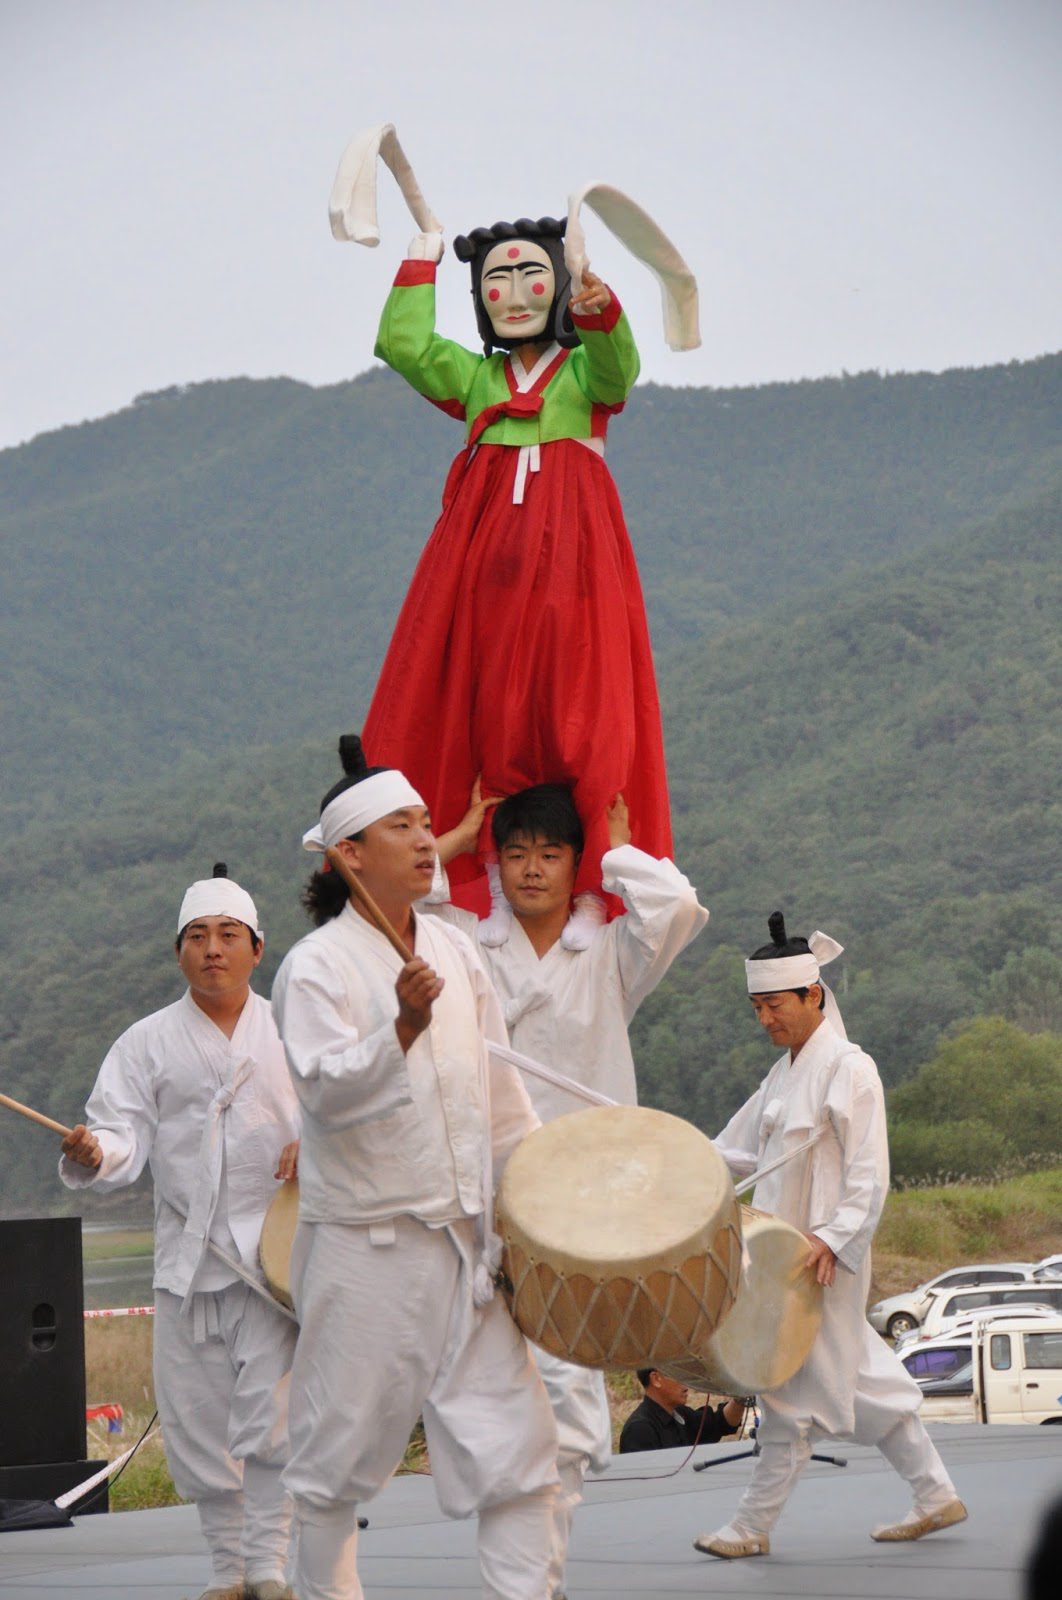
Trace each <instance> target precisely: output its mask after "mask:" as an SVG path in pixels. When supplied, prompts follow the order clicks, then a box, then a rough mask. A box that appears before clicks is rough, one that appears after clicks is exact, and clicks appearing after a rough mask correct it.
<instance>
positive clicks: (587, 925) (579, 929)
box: [480, 894, 605, 950]
mask: <svg viewBox="0 0 1062 1600" xmlns="http://www.w3.org/2000/svg"><path fill="white" fill-rule="evenodd" d="M604 921H605V902H604V901H603V900H602V898H601V896H600V895H599V894H579V895H576V897H575V904H574V905H573V906H572V914H571V916H570V917H569V918H568V920H567V922H566V923H565V925H564V932H563V933H562V934H561V936H560V942H561V945H562V946H563V948H564V949H565V950H589V948H590V946H591V944H592V943H593V939H594V935H595V934H596V932H597V930H598V928H600V927H602V926H603V924H604ZM482 937H483V935H482V933H481V934H480V938H482Z"/></svg>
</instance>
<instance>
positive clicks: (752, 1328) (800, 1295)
mask: <svg viewBox="0 0 1062 1600" xmlns="http://www.w3.org/2000/svg"><path fill="white" fill-rule="evenodd" d="M741 1210H742V1235H743V1238H744V1241H745V1255H746V1263H745V1265H744V1267H743V1269H742V1273H741V1281H740V1284H739V1286H738V1292H737V1298H736V1299H735V1301H734V1306H733V1309H732V1310H731V1312H730V1315H729V1316H728V1317H727V1319H726V1321H725V1322H724V1323H723V1324H722V1326H721V1327H720V1328H718V1329H717V1330H716V1332H715V1333H713V1334H712V1336H711V1337H710V1338H709V1339H708V1340H707V1341H706V1342H705V1344H704V1345H702V1346H701V1348H700V1349H698V1350H695V1351H693V1352H692V1354H691V1355H690V1356H688V1357H683V1358H681V1359H680V1360H678V1361H673V1362H668V1363H666V1364H660V1370H661V1371H662V1372H666V1373H667V1374H668V1376H669V1377H672V1378H678V1379H679V1380H680V1382H682V1383H688V1384H690V1385H691V1387H693V1388H696V1389H702V1390H704V1391H706V1392H710V1393H712V1394H731V1395H745V1394H768V1393H769V1392H770V1391H771V1390H772V1389H777V1388H778V1387H779V1386H780V1385H781V1384H783V1383H786V1382H787V1381H788V1380H789V1379H790V1378H791V1377H792V1376H793V1374H794V1373H795V1372H797V1371H799V1369H800V1368H801V1367H802V1366H803V1365H804V1362H805V1361H806V1360H807V1358H808V1355H809V1354H810V1352H811V1346H812V1345H813V1343H814V1342H815V1338H816V1336H817V1334H818V1331H819V1328H820V1326H821V1323H822V1287H821V1285H820V1284H818V1283H816V1282H815V1277H814V1274H813V1273H811V1272H809V1271H808V1268H807V1267H806V1265H805V1262H806V1261H807V1254H808V1242H807V1240H806V1239H805V1237H804V1235H803V1234H802V1233H801V1232H800V1230H799V1228H793V1227H790V1225H789V1223H788V1222H783V1221H782V1220H781V1218H779V1217H772V1216H770V1215H769V1214H768V1213H767V1212H765V1211H756V1210H754V1209H753V1208H752V1207H751V1206H742V1208H741Z"/></svg>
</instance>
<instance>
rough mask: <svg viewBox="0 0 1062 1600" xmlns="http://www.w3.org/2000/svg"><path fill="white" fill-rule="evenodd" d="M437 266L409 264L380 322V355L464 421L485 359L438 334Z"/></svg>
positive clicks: (427, 396) (400, 273)
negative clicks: (436, 304) (436, 329)
mask: <svg viewBox="0 0 1062 1600" xmlns="http://www.w3.org/2000/svg"><path fill="white" fill-rule="evenodd" d="M435 273H436V264H435V262H434V261H424V260H412V261H403V263H402V265H401V266H400V267H399V269H398V275H397V277H396V278H395V282H394V287H393V288H392V290H391V293H390V294H389V295H388V297H387V303H386V304H385V306H384V309H383V315H382V317H381V318H380V329H379V332H378V334H377V336H376V351H375V353H376V355H377V356H378V357H379V359H380V360H381V361H386V362H387V365H388V366H389V367H393V368H394V370H395V372H397V373H399V374H400V375H401V376H402V377H403V378H405V380H406V382H407V383H409V384H412V386H413V388H414V389H416V391H417V393H418V394H422V395H423V396H424V397H425V399H426V400H431V401H432V402H433V403H434V404H435V405H437V406H440V407H441V409H442V410H443V411H445V412H447V414H448V415H449V416H452V417H456V418H458V419H460V420H463V419H464V415H465V402H466V400H467V399H468V393H469V390H470V389H471V387H472V380H473V379H474V378H475V376H476V373H477V372H478V370H479V367H480V364H481V362H482V359H483V358H482V356H477V355H475V354H474V353H473V352H472V351H471V350H466V349H465V347H464V345H460V344H456V343H454V341H453V340H452V339H442V338H440V337H439V335H438V334H437V333H436V332H435Z"/></svg>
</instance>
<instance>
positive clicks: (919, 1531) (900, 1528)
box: [870, 1500, 969, 1544]
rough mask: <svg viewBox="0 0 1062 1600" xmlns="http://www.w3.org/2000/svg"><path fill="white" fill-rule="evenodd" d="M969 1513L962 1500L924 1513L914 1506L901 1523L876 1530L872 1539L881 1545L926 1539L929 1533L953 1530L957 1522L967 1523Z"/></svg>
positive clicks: (889, 1524) (951, 1501)
mask: <svg viewBox="0 0 1062 1600" xmlns="http://www.w3.org/2000/svg"><path fill="white" fill-rule="evenodd" d="M968 1516H969V1512H968V1511H967V1509H966V1507H965V1506H964V1505H963V1503H962V1501H961V1500H949V1501H948V1502H947V1503H946V1504H945V1505H942V1506H938V1507H937V1509H936V1510H935V1511H923V1510H922V1509H921V1507H919V1506H912V1507H911V1509H910V1511H909V1512H908V1513H907V1515H906V1516H905V1517H904V1518H903V1519H902V1521H900V1522H892V1523H886V1525H885V1526H884V1527H882V1528H875V1529H874V1531H873V1532H872V1533H871V1535H870V1537H871V1538H872V1539H876V1540H877V1541H878V1543H879V1544H899V1543H902V1542H903V1541H905V1540H908V1539H924V1538H925V1536H926V1534H927V1533H939V1532H940V1530H941V1528H953V1527H954V1526H955V1524H956V1523H957V1522H965V1521H966V1518H967V1517H968Z"/></svg>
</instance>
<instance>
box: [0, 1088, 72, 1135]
mask: <svg viewBox="0 0 1062 1600" xmlns="http://www.w3.org/2000/svg"><path fill="white" fill-rule="evenodd" d="M0 1106H6V1107H7V1109H8V1110H9V1111H17V1112H18V1113H19V1114H20V1115H21V1116H23V1117H29V1119H30V1121H31V1122H39V1123H40V1125H41V1127H42V1128H50V1129H51V1130H52V1132H53V1133H61V1134H62V1136H63V1138H64V1139H65V1138H67V1137H68V1136H69V1135H70V1134H71V1133H73V1131H74V1130H73V1128H64V1127H63V1124H62V1123H61V1122H53V1120H52V1118H51V1117H46V1116H45V1115H44V1113H43V1112H42V1111H34V1110H32V1108H31V1107H30V1106H24V1105H23V1104H22V1102H21V1100H12V1099H11V1097H10V1095H6V1094H0Z"/></svg>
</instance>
